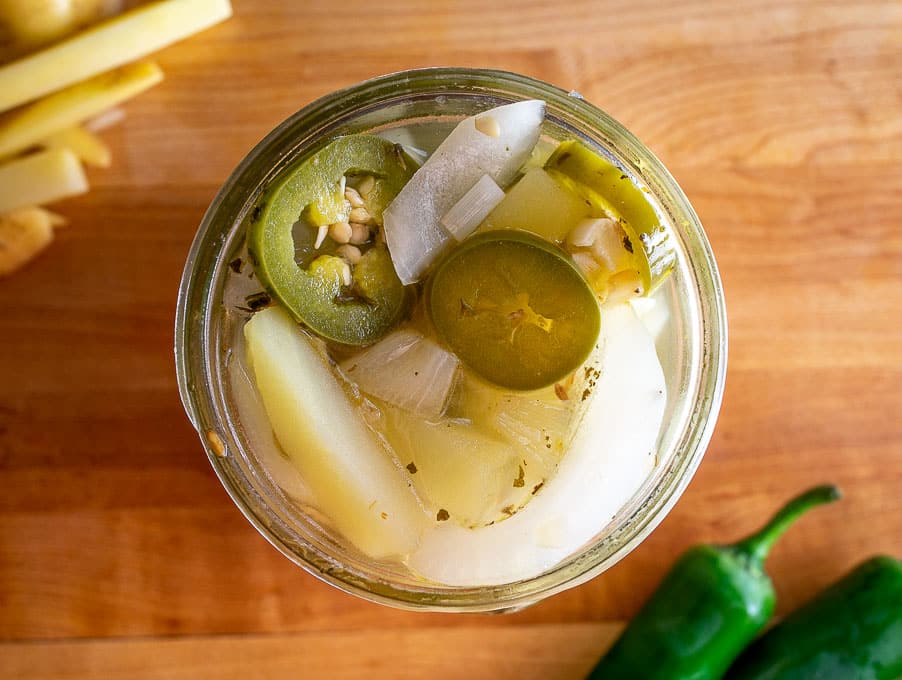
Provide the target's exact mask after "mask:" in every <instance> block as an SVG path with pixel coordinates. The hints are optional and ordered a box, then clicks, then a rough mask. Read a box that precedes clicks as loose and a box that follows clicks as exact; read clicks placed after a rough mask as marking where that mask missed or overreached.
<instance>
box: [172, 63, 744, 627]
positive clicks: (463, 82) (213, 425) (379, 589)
mask: <svg viewBox="0 0 902 680" xmlns="http://www.w3.org/2000/svg"><path fill="white" fill-rule="evenodd" d="M443 93H444V94H452V93H454V94H463V95H467V96H472V95H477V96H478V95H486V96H489V97H493V98H508V99H510V100H512V101H513V100H517V99H527V98H540V99H544V100H545V101H546V103H547V104H548V105H549V108H550V109H552V110H554V112H555V114H556V115H557V116H558V117H559V119H560V121H561V122H562V124H563V125H564V126H565V127H566V126H572V127H573V128H574V129H578V130H586V129H588V130H592V131H593V132H596V133H598V134H599V135H600V136H601V138H602V139H603V141H604V142H605V143H606V144H607V145H610V146H612V147H616V148H617V149H618V150H620V151H623V152H624V153H626V154H628V155H630V156H631V157H635V158H637V159H639V160H640V161H641V162H642V164H643V168H644V172H645V173H646V174H647V175H648V176H650V177H653V178H654V179H655V180H656V186H657V187H658V188H660V189H661V190H663V191H666V192H667V196H668V198H669V199H670V200H671V201H672V202H673V203H674V204H675V205H676V207H677V208H678V209H679V213H680V215H681V217H682V218H684V219H685V222H684V223H681V224H674V225H673V226H674V228H675V229H677V230H678V231H679V232H680V233H681V236H682V238H684V239H688V241H689V242H691V245H692V246H693V253H692V254H693V257H692V258H687V263H688V269H689V270H690V273H691V275H692V277H693V288H694V290H695V291H696V294H697V295H698V298H699V300H698V302H699V305H700V307H701V311H700V313H699V321H700V325H701V328H700V329H699V331H698V332H699V337H700V340H699V342H700V344H701V348H702V351H701V356H702V359H703V365H702V366H701V369H700V370H701V371H702V373H701V374H700V375H699V376H698V378H697V384H698V389H697V393H696V394H693V395H691V396H690V397H689V399H690V401H691V402H692V404H693V409H692V418H691V420H690V421H689V422H687V423H686V426H685V428H684V435H685V436H684V437H683V439H682V440H681V441H683V446H681V447H680V448H681V449H682V448H683V447H685V448H686V449H687V451H688V454H687V455H684V456H677V458H679V459H680V460H678V461H676V462H678V463H679V465H678V466H676V467H674V469H672V470H670V471H669V473H668V476H667V477H666V479H665V480H663V481H666V483H667V485H666V486H663V481H662V482H661V483H660V484H659V485H658V487H657V488H656V493H655V494H654V495H652V496H649V497H647V498H645V499H644V502H643V503H642V504H641V507H639V506H637V507H636V508H635V513H634V515H633V516H629V517H623V518H621V521H620V522H619V524H618V527H617V530H619V531H627V532H628V535H627V538H626V540H624V541H623V542H621V543H619V544H618V545H617V546H616V548H615V549H613V550H612V551H610V552H609V553H607V554H604V555H601V556H600V557H599V555H597V554H596V555H594V557H592V556H590V555H589V553H590V550H589V549H585V550H583V551H582V552H581V553H579V554H576V555H573V556H571V557H570V558H568V559H566V560H564V561H563V562H561V563H559V564H558V565H556V566H555V567H553V568H552V569H551V570H550V571H547V572H545V573H543V574H540V575H539V576H536V577H534V578H531V579H526V580H523V581H518V582H516V583H511V584H506V585H504V586H476V587H468V588H463V587H450V586H440V585H436V586H435V587H424V588H423V589H422V590H413V589H410V588H406V587H405V588H399V587H394V586H392V585H391V584H388V583H385V582H384V581H379V580H371V579H367V578H365V577H361V576H360V575H354V577H353V578H349V576H348V574H347V573H345V572H342V571H341V570H336V569H335V567H334V564H331V563H330V562H329V560H328V559H327V557H324V556H321V555H320V556H319V557H321V558H322V559H317V552H316V550H312V552H311V551H310V550H306V551H305V548H306V549H310V546H309V545H307V546H299V545H297V541H293V542H292V545H289V544H288V543H287V542H286V541H285V540H284V538H283V537H282V536H280V535H277V531H278V527H274V526H273V524H272V522H273V521H275V522H276V523H278V522H277V520H272V518H266V519H265V520H264V519H262V518H261V517H260V516H258V514H257V513H256V512H255V511H254V508H253V507H251V504H250V503H249V502H248V499H247V497H246V496H247V493H248V489H247V488H246V487H241V486H239V485H238V484H237V482H236V480H235V478H234V477H233V475H235V474H238V473H237V472H236V471H235V470H233V469H231V468H229V465H231V462H230V461H229V460H228V456H226V458H222V457H220V456H219V455H218V454H217V452H216V451H215V450H214V447H213V446H212V445H211V443H210V441H209V440H208V438H207V436H206V433H207V431H208V430H213V431H216V432H219V431H220V430H221V425H222V422H223V418H222V417H221V416H222V413H223V412H224V408H223V404H222V403H221V401H222V400H221V398H220V396H221V395H220V396H217V388H216V384H215V383H216V376H214V375H213V374H212V373H213V371H214V368H213V366H212V363H211V357H210V356H209V354H210V351H209V350H210V348H211V347H213V346H214V342H213V341H214V338H213V336H212V324H211V313H212V306H213V304H214V303H213V301H212V299H211V296H213V293H214V292H215V291H213V290H212V288H213V286H214V284H215V282H216V281H217V280H218V272H219V271H220V270H221V269H222V268H223V267H224V266H225V263H224V262H223V261H222V260H223V259H224V255H225V252H226V251H225V248H226V247H227V241H228V235H229V233H230V232H232V231H233V230H234V228H235V225H236V224H238V223H239V222H240V217H241V216H242V211H243V210H246V209H247V206H248V204H249V203H250V202H252V198H253V196H255V195H256V194H258V193H259V191H260V188H261V187H263V186H265V185H266V184H267V183H268V181H269V180H270V179H271V178H272V177H273V176H274V175H275V174H277V169H276V166H277V165H278V162H282V161H284V160H285V158H288V157H291V156H293V154H295V152H296V150H297V149H299V148H301V147H302V146H303V145H304V144H305V143H309V142H310V140H313V139H316V138H318V137H319V136H320V135H322V134H323V132H324V131H325V130H327V129H329V127H330V126H331V127H335V126H336V125H338V124H339V123H340V122H341V121H342V120H347V119H349V117H351V116H354V115H358V114H359V113H360V111H361V110H363V109H365V108H366V107H373V106H376V105H384V104H385V103H386V102H390V101H404V100H406V99H409V98H410V97H411V96H414V95H416V96H425V95H428V96H432V97H435V96H441V95H442V94H443ZM299 133H300V136H299ZM175 359H176V370H177V375H178V384H179V392H180V395H181V399H182V403H183V405H184V408H185V411H186V413H187V414H188V417H189V419H190V420H191V422H192V424H193V425H194V427H195V429H196V430H197V431H198V433H199V435H200V439H201V442H202V444H203V446H204V448H205V449H206V451H207V455H208V458H209V459H210V462H211V464H212V466H213V468H214V470H215V472H216V474H217V476H218V477H219V479H220V482H221V483H222V484H223V486H224V487H225V488H226V490H227V492H228V494H229V495H230V497H231V498H232V500H233V501H234V502H235V504H236V505H237V506H238V508H239V509H240V510H241V512H242V514H244V516H245V517H246V518H247V519H248V521H250V522H251V524H252V525H253V526H254V527H255V528H256V529H257V530H258V531H259V532H260V533H261V534H262V535H263V536H264V537H265V538H266V539H267V540H268V541H269V542H270V543H271V544H272V545H273V546H274V547H275V548H276V549H278V550H279V551H280V552H281V553H282V554H284V555H285V556H286V557H288V558H289V559H291V560H292V561H293V562H294V563H295V564H297V565H299V566H301V567H303V568H304V569H305V570H307V571H308V572H310V573H311V574H313V575H314V576H316V577H318V578H320V579H321V580H324V581H326V582H328V583H330V584H331V585H333V586H336V587H337V588H339V589H341V590H343V591H345V592H348V593H351V594H354V595H357V596H360V597H363V598H364V599H368V600H371V601H375V602H379V603H382V604H387V605H391V606H393V607H399V608H406V609H421V610H422V609H430V610H440V611H460V612H465V611H471V612H473V611H489V610H497V609H507V608H516V607H520V606H525V605H528V604H531V603H533V602H536V601H538V600H540V599H544V598H545V597H548V596H550V595H553V594H555V593H558V592H560V591H562V590H565V589H567V588H570V587H572V586H575V585H578V584H580V583H583V582H585V581H587V580H589V579H591V578H593V577H594V576H597V575H598V574H599V573H601V572H602V571H604V570H606V569H607V568H609V567H610V566H613V564H615V563H616V562H618V561H619V560H620V559H622V558H623V557H625V556H626V555H627V554H629V552H631V551H632V550H633V549H634V548H635V547H636V545H638V544H639V543H640V542H641V541H642V540H644V539H645V538H646V537H647V536H648V534H649V533H650V532H651V531H652V530H653V529H654V528H655V527H656V526H657V525H658V524H659V523H660V522H661V521H662V520H663V519H664V517H665V516H666V515H667V513H668V512H669V511H670V509H671V508H672V507H673V505H674V504H675V503H676V501H677V500H678V498H679V497H680V496H681V495H682V493H683V491H684V490H685V489H686V487H687V486H688V484H689V482H690V481H691V479H692V476H693V475H694V472H695V470H696V469H697V467H698V465H699V464H700V462H701V458H702V457H703V455H704V452H705V449H706V447H707V445H708V443H709V441H710V439H711V436H712V434H713V430H714V426H715V423H716V419H717V414H718V412H719V409H720V405H721V401H722V397H723V390H724V382H725V377H726V360H727V326H726V308H725V302H724V296H723V290H722V286H721V282H720V276H719V273H718V269H717V265H716V262H715V260H714V256H713V253H712V251H711V247H710V244H709V243H708V240H707V238H706V236H705V233H704V231H703V229H702V226H701V223H700V221H699V220H698V217H697V215H696V214H695V212H694V210H693V209H692V206H691V205H690V204H689V201H688V199H687V198H686V196H685V195H684V193H683V192H682V190H681V189H680V187H679V185H678V184H677V183H676V181H675V180H674V178H673V177H672V176H671V174H670V173H669V171H668V170H667V169H666V168H665V167H664V165H663V164H662V163H661V162H660V161H659V160H658V159H657V158H656V157H655V156H654V155H653V154H652V153H651V151H649V150H648V149H647V148H646V147H645V146H644V145H643V144H642V143H641V142H640V141H639V140H638V139H637V138H636V137H635V136H633V135H632V133H630V132H629V131H628V130H627V129H626V128H625V127H623V126H622V125H621V124H620V123H619V122H617V121H616V120H614V119H613V118H611V117H610V116H609V115H608V114H606V113H605V112H604V111H602V110H601V109H599V108H598V107H595V106H594V105H592V104H590V103H588V102H586V101H585V100H584V99H583V98H582V96H581V95H579V94H578V93H575V92H572V91H571V92H567V91H565V90H563V89H561V88H559V87H557V86H554V85H550V84H548V83H545V82H543V81H540V80H537V79H535V78H531V77H529V76H524V75H521V74H517V73H512V72H508V71H500V70H492V69H474V68H454V67H431V68H422V69H412V70H407V71H399V72H395V73H390V74H386V75H382V76H378V77H376V78H372V79H370V80H366V81H363V82H361V83H357V84H355V85H351V86H348V87H345V88H343V89H340V90H337V91H334V92H332V93H330V94H327V95H325V96H323V97H321V98H319V99H317V100H315V101H314V102H312V103H310V104H308V105H306V106H304V107H303V108H301V109H300V110H299V111H297V112H296V113H294V114H292V115H291V116H289V117H288V118H287V119H286V120H285V121H283V122H282V123H280V124H279V125H278V126H277V127H276V128H275V129H273V130H272V131H271V132H270V133H268V134H267V135H266V136H265V137H264V138H263V139H262V140H261V141H260V142H259V143H258V144H257V145H256V146H255V147H254V148H253V149H252V150H251V151H250V152H249V153H248V154H247V156H245V157H244V158H243V159H242V161H241V162H240V163H239V165H238V166H237V167H236V169H235V170H234V171H233V172H232V174H231V175H230V176H229V178H228V179H227V180H226V182H225V183H224V184H223V186H222V188H221V189H220V190H219V192H218V193H217V195H216V197H215V198H214V199H213V201H212V202H211V204H210V207H209V208H208V210H207V212H206V214H205V215H204V218H203V220H202V222H201V225H200V227H199V229H198V232H197V235H196V237H195V239H194V241H193V243H192V246H191V249H190V251H189V254H188V257H187V260H186V265H185V269H184V271H183V274H182V279H181V283H180V287H179V294H178V302H177V310H176V323H175ZM225 420H226V421H227V420H228V419H227V418H226V419H225ZM231 434H233V433H231ZM643 488H644V487H643ZM642 493H643V492H640V493H639V494H637V496H640V495H642ZM634 500H635V499H634ZM642 512H644V515H643V516H642V517H643V519H642V522H641V523H640V524H636V523H633V524H630V521H631V520H632V519H633V518H634V517H635V516H638V515H639V514H640V513H642ZM597 547H598V546H593V547H591V548H592V549H594V548H597ZM299 552H306V553H307V554H306V555H305V556H302V555H300V554H299ZM587 556H588V557H587ZM527 584H528V587H525V586H526V585H527Z"/></svg>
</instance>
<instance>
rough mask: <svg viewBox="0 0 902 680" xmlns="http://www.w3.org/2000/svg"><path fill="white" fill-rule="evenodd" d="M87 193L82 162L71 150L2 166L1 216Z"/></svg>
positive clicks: (0, 185) (31, 157)
mask: <svg viewBox="0 0 902 680" xmlns="http://www.w3.org/2000/svg"><path fill="white" fill-rule="evenodd" d="M87 190H88V179H87V177H85V173H84V170H83V169H82V167H81V163H80V162H79V160H78V157H76V155H75V154H74V153H72V152H71V151H69V150H68V149H54V150H53V151H42V152H40V153H35V154H31V155H30V156H25V157H24V158H19V159H16V160H14V161H10V162H8V163H4V164H3V165H0V213H5V212H8V211H10V210H15V209H16V208H22V207H25V206H29V205H41V204H44V203H51V202H53V201H57V200H59V199H61V198H66V197H68V196H75V195H76V194H83V193H84V192H86V191H87Z"/></svg>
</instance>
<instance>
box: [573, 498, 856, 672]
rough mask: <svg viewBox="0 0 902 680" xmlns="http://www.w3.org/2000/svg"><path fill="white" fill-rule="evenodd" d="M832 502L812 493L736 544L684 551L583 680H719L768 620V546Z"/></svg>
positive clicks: (770, 599) (773, 597)
mask: <svg viewBox="0 0 902 680" xmlns="http://www.w3.org/2000/svg"><path fill="white" fill-rule="evenodd" d="M839 496H840V494H839V490H838V489H837V488H836V487H835V486H819V487H815V488H813V489H810V490H809V491H806V492H805V493H803V494H801V495H800V496H797V497H796V498H794V499H793V500H791V501H790V502H789V503H787V504H786V505H785V506H784V507H783V508H782V509H781V510H780V511H779V512H777V514H776V515H774V516H773V518H772V519H771V520H770V521H769V522H768V523H767V524H766V525H765V526H764V527H763V528H762V529H761V530H759V531H758V532H756V533H754V534H752V535H751V536H749V537H748V538H745V539H743V540H741V541H739V542H738V543H735V544H733V545H724V546H715V545H700V546H695V547H693V548H690V549H689V550H687V551H686V552H685V553H683V555H682V556H681V557H680V558H679V559H678V560H677V562H676V564H674V566H673V567H672V569H671V570H670V572H669V573H668V574H667V576H665V578H664V580H663V582H662V583H661V585H660V586H659V587H658V589H657V590H656V591H655V592H654V593H653V594H652V596H651V598H650V599H649V600H648V602H646V603H645V605H644V606H643V607H642V609H641V610H640V611H639V613H638V614H637V615H636V616H635V618H634V619H633V620H632V621H631V622H630V624H629V626H627V628H626V629H625V630H624V631H623V633H622V634H621V636H620V637H619V638H618V639H617V641H616V642H615V643H614V646H613V647H611V649H610V650H609V651H608V653H607V654H606V655H605V656H604V657H603V658H602V659H601V661H599V663H598V665H597V666H596V667H595V668H594V669H593V670H592V672H591V673H590V675H589V678H590V679H593V680H602V679H604V680H618V679H620V678H630V679H634V678H643V680H655V679H659V680H676V679H679V680H709V679H710V680H715V679H717V678H720V677H722V676H723V674H724V673H725V672H726V670H727V669H728V668H729V666H730V664H731V663H732V662H733V661H734V659H736V657H737V656H739V653H740V652H741V651H742V649H743V648H744V647H745V646H746V645H748V644H749V643H750V642H751V641H752V640H753V639H754V638H755V636H756V635H758V633H759V632H761V629H762V628H764V626H765V624H766V623H767V621H768V620H769V619H770V617H771V615H772V614H773V611H774V605H775V603H776V595H775V593H774V588H773V584H772V583H771V580H770V578H769V577H768V575H767V573H765V571H764V560H765V559H766V558H767V555H768V553H769V552H770V550H771V548H772V547H773V545H774V543H776V541H777V539H779V538H780V536H782V535H783V533H784V532H785V531H786V529H788V528H789V526H790V525H791V524H792V523H793V522H794V521H795V520H796V519H798V517H799V516H801V515H802V514H803V513H805V512H806V511H807V510H809V509H811V508H812V507H814V506H816V505H820V504H822V503H829V502H831V501H834V500H836V499H837V498H839Z"/></svg>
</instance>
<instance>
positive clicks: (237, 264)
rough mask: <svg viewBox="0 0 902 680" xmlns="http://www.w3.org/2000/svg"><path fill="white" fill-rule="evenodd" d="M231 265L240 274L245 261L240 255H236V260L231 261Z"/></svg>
mask: <svg viewBox="0 0 902 680" xmlns="http://www.w3.org/2000/svg"><path fill="white" fill-rule="evenodd" d="M229 267H230V268H231V269H232V271H233V272H235V273H236V274H240V273H241V270H242V268H243V267H244V261H243V260H242V259H241V258H240V257H236V258H235V259H234V260H232V261H231V262H229Z"/></svg>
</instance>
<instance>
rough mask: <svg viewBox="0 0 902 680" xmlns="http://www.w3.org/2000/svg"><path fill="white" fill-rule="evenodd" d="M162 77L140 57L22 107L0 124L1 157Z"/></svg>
mask: <svg viewBox="0 0 902 680" xmlns="http://www.w3.org/2000/svg"><path fill="white" fill-rule="evenodd" d="M161 80H163V71H162V70H161V69H160V67H159V66H157V64H155V63H154V62H152V61H139V62H137V63H134V64H128V65H127V66H122V67H120V68H117V69H114V70H112V71H108V72H106V73H102V74H100V75H99V76H94V77H93V78H89V79H88V80H85V81H82V82H80V83H77V84H76V85H72V86H71V87H67V88H66V89H64V90H60V91H59V92H55V93H53V94H51V95H49V96H47V97H44V98H43V99H41V100H40V101H37V102H35V103H33V104H29V105H28V106H25V107H22V108H21V109H20V110H19V111H17V112H16V113H15V114H13V115H11V116H9V117H8V118H6V119H5V120H4V121H3V123H2V124H0V157H2V156H9V155H12V154H15V153H18V152H20V151H24V150H25V149H28V148H29V147H31V146H33V145H35V144H40V142H41V140H43V139H46V138H47V137H48V136H50V135H53V134H55V133H57V132H59V131H60V130H64V129H66V128H69V127H72V126H73V125H76V124H78V123H80V122H82V121H84V120H87V119H89V118H91V117H93V116H96V115H97V114H99V113H101V112H103V111H106V110H107V109H109V108H110V107H112V106H115V105H116V104H119V103H120V102H123V101H125V100H126V99H129V98H131V97H134V96H135V95H138V94H140V93H141V92H144V91H145V90H146V89H148V88H149V87H152V86H154V85H156V84H157V83H159V82H160V81H161Z"/></svg>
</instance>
